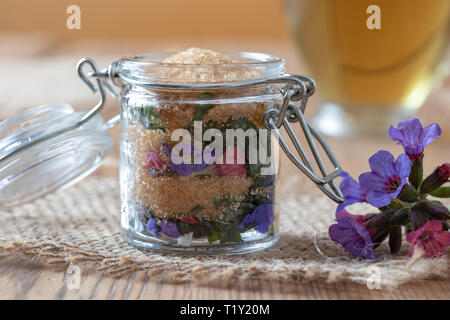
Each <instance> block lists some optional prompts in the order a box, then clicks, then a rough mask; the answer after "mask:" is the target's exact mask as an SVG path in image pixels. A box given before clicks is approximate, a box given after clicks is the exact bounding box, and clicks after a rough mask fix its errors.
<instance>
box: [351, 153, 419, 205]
mask: <svg viewBox="0 0 450 320" xmlns="http://www.w3.org/2000/svg"><path fill="white" fill-rule="evenodd" d="M369 164H370V169H371V170H372V171H371V172H366V173H363V174H362V175H360V176H359V183H360V185H361V189H362V190H363V192H365V193H367V196H366V200H367V202H368V203H370V204H371V205H373V206H375V207H378V208H380V207H384V206H387V205H388V204H389V203H390V202H391V199H395V198H396V197H397V196H398V194H399V193H400V191H402V188H403V186H404V185H405V184H406V182H407V178H408V176H409V173H410V171H411V161H410V160H409V158H408V156H407V155H406V154H404V153H403V154H401V155H399V156H398V157H397V160H395V161H394V156H393V155H392V154H391V153H390V152H388V151H385V150H381V151H378V152H377V153H375V154H374V155H373V156H372V157H370V159H369Z"/></svg>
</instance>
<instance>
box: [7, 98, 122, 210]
mask: <svg viewBox="0 0 450 320" xmlns="http://www.w3.org/2000/svg"><path fill="white" fill-rule="evenodd" d="M85 114H86V113H85V112H74V111H73V109H72V107H71V106H70V105H67V104H51V105H43V106H38V107H35V108H32V109H30V110H27V111H25V112H23V113H21V114H19V115H17V116H14V117H12V118H10V119H7V120H5V121H3V122H0V207H5V208H6V207H11V206H15V205H18V204H21V203H24V202H28V201H31V200H33V199H35V198H38V197H40V196H43V195H45V194H47V193H49V192H52V191H55V190H59V189H61V188H64V187H68V186H70V185H72V184H73V183H76V182H77V181H79V180H80V179H82V178H84V177H85V176H86V175H88V174H89V173H91V172H92V171H93V170H95V169H96V168H97V167H98V166H99V165H100V163H101V161H102V160H103V158H105V157H106V156H107V155H108V154H109V152H110V151H111V148H112V146H113V139H112V138H111V136H110V135H108V134H107V133H106V132H105V131H104V130H103V125H104V124H103V119H102V117H101V116H100V115H95V116H94V117H93V118H92V119H90V120H89V121H87V122H86V123H84V124H83V125H81V126H79V127H78V128H76V129H72V130H67V128H70V127H72V126H73V125H74V124H76V123H77V122H78V121H79V120H80V119H81V118H82V117H83V115H85ZM66 130H67V131H66ZM43 138H44V139H43Z"/></svg>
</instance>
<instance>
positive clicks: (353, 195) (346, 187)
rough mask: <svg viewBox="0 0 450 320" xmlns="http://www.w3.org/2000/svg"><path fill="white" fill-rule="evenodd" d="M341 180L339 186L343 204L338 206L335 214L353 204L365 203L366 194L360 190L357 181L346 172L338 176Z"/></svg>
mask: <svg viewBox="0 0 450 320" xmlns="http://www.w3.org/2000/svg"><path fill="white" fill-rule="evenodd" d="M340 176H341V177H342V178H343V179H342V181H341V183H340V184H339V189H341V191H342V193H343V195H344V202H343V203H341V204H339V205H338V207H337V209H336V213H339V212H342V211H344V209H345V208H346V207H347V206H349V205H352V204H354V203H359V202H365V201H366V194H365V193H364V192H363V191H362V190H361V186H360V185H359V183H358V181H356V180H355V179H353V178H352V177H351V176H350V175H349V174H348V173H347V172H345V171H343V172H342V173H341V175H340Z"/></svg>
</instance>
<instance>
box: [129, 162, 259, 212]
mask: <svg viewBox="0 0 450 320" xmlns="http://www.w3.org/2000/svg"><path fill="white" fill-rule="evenodd" d="M137 179H138V180H137V181H136V184H135V185H134V190H133V193H134V195H135V197H134V198H135V200H136V201H137V202H138V203H139V204H141V205H144V206H146V207H148V208H149V209H150V210H151V211H152V213H153V214H154V215H155V216H156V217H158V218H160V219H170V218H177V219H180V218H183V217H187V216H190V215H191V213H190V211H191V210H192V209H194V208H196V207H197V208H198V207H201V208H203V209H202V210H196V212H195V217H197V218H203V219H220V215H221V212H220V210H219V209H217V208H216V207H215V206H214V200H215V199H220V198H223V197H225V196H227V197H228V196H229V197H230V198H231V199H233V200H235V202H236V203H237V202H239V201H240V200H241V199H242V198H243V196H244V195H245V194H247V193H248V190H249V187H250V186H251V185H252V183H253V179H252V178H251V177H247V176H224V177H204V178H203V179H199V178H198V177H185V178H182V177H177V176H161V177H156V178H155V177H152V176H151V175H149V174H148V173H146V172H145V171H144V170H142V171H141V172H140V173H139V174H138V177H137Z"/></svg>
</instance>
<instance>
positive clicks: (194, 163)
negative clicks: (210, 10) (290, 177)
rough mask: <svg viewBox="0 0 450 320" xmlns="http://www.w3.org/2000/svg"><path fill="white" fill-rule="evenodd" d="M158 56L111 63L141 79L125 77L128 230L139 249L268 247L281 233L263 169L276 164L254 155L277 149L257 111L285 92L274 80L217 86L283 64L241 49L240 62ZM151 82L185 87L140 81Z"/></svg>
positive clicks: (269, 177) (273, 176) (279, 70)
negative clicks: (172, 60)
mask: <svg viewBox="0 0 450 320" xmlns="http://www.w3.org/2000/svg"><path fill="white" fill-rule="evenodd" d="M163 58H164V55H158V56H156V57H155V56H153V55H145V56H138V57H133V58H130V59H126V60H121V61H120V62H119V63H118V64H117V66H116V72H117V73H119V74H121V75H122V79H126V78H127V77H129V78H131V77H133V76H134V77H135V78H134V79H133V80H135V81H136V80H138V81H139V82H130V81H127V80H124V81H123V83H122V86H123V89H122V103H121V119H122V123H121V124H122V128H121V156H120V180H121V200H122V213H121V224H122V229H123V233H124V236H125V238H126V239H127V240H128V241H129V242H130V243H132V244H134V245H136V246H140V247H146V248H152V249H155V248H156V249H162V250H171V251H173V250H175V251H181V252H196V253H198V252H201V253H237V252H246V251H249V250H256V249H262V248H265V247H267V246H270V245H271V244H273V243H274V242H275V241H276V240H277V239H278V222H277V220H278V205H277V201H276V199H277V195H276V189H275V182H276V180H277V172H276V169H277V167H276V164H273V167H274V168H273V169H274V170H272V172H269V173H267V172H268V171H269V170H267V169H270V167H271V165H272V164H271V163H268V162H267V161H266V162H265V163H263V162H262V161H261V157H259V153H261V154H262V153H265V154H264V155H263V156H266V158H269V157H270V156H271V155H272V154H273V153H274V152H266V151H269V150H271V145H272V144H271V135H270V132H267V129H266V128H265V127H264V117H263V116H264V113H265V112H266V111H267V110H270V109H273V108H275V107H276V106H277V105H280V104H281V102H282V97H283V96H282V94H281V93H280V91H279V90H277V89H276V88H275V87H274V85H273V84H270V83H267V84H259V83H255V84H251V85H248V86H246V87H236V88H235V87H233V86H229V87H226V86H221V85H218V86H216V84H217V83H228V84H230V83H233V82H238V81H244V80H255V79H263V78H267V77H274V76H280V75H282V74H284V62H283V61H282V60H281V59H278V58H275V57H271V56H267V55H252V54H244V53H241V54H234V55H233V58H234V59H235V60H239V61H243V62H242V63H240V64H238V65H236V64H234V65H197V66H192V65H173V64H164V63H161V62H159V60H160V59H163ZM136 75H139V76H137V77H138V79H137V78H136ZM167 75H169V76H170V78H167ZM148 81H152V82H155V83H161V84H164V83H166V84H167V81H170V84H181V85H183V84H186V82H190V85H188V86H181V87H172V86H158V85H153V86H146V85H145V84H143V82H145V83H147V82H148ZM192 82H195V85H193V86H192ZM227 134H228V136H227ZM219 142H220V143H219ZM183 156H184V158H183ZM227 160H229V161H227ZM274 160H275V159H274ZM264 168H265V169H266V170H264Z"/></svg>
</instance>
